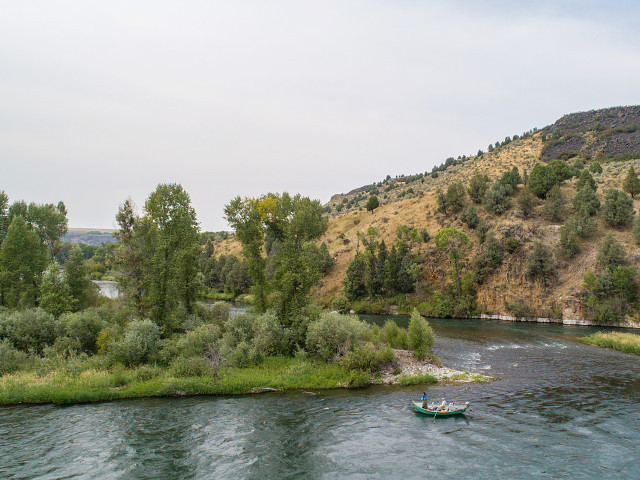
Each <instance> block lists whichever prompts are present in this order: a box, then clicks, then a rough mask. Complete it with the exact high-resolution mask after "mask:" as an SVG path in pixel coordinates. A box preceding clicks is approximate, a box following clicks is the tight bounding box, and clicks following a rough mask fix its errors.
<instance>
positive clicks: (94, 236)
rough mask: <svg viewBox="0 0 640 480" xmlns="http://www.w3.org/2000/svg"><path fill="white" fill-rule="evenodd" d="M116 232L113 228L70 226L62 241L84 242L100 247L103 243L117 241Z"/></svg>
mask: <svg viewBox="0 0 640 480" xmlns="http://www.w3.org/2000/svg"><path fill="white" fill-rule="evenodd" d="M114 232H115V230H113V229H99V230H98V229H89V228H70V229H69V231H68V232H67V234H66V235H65V236H64V237H62V239H61V240H62V242H68V243H84V244H86V245H95V246H97V247H99V246H100V245H102V244H103V243H113V242H115V241H116V239H115V238H114V236H113V233H114Z"/></svg>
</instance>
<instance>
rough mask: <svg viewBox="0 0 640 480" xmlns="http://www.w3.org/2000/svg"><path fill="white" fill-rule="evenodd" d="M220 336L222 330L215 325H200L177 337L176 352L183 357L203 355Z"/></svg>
mask: <svg viewBox="0 0 640 480" xmlns="http://www.w3.org/2000/svg"><path fill="white" fill-rule="evenodd" d="M221 336H222V332H221V330H220V328H219V327H218V326H217V325H213V324H205V325H200V326H199V327H196V328H194V329H193V330H191V331H190V332H187V333H185V334H184V335H181V336H179V337H178V339H177V342H176V348H177V351H178V354H179V355H180V356H182V357H185V358H189V357H198V356H202V355H205V354H207V353H208V352H209V349H210V348H211V347H213V346H214V345H215V344H216V342H217V341H218V340H220V337H221Z"/></svg>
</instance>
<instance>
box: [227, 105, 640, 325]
mask: <svg viewBox="0 0 640 480" xmlns="http://www.w3.org/2000/svg"><path fill="white" fill-rule="evenodd" d="M639 124H640V107H639V106H633V107H615V108H610V109H605V110H598V111H591V112H582V113H576V114H571V115H566V116H564V117H562V118H561V119H559V120H558V121H557V122H555V123H554V124H553V125H550V126H548V127H545V128H543V129H541V130H532V131H530V132H526V133H525V134H523V135H522V136H514V138H513V139H511V138H507V139H505V142H500V145H496V146H493V145H492V146H491V147H490V149H489V150H490V151H488V152H486V153H481V152H479V154H478V155H476V156H472V157H459V158H458V159H455V160H454V159H449V160H448V161H447V163H448V165H444V166H441V167H436V168H435V169H434V170H433V171H432V172H425V173H421V174H417V175H413V176H403V177H398V178H390V177H387V179H386V180H384V181H382V182H379V183H377V184H374V185H368V186H364V187H360V188H357V189H355V190H353V191H351V192H349V193H347V194H338V195H334V197H332V199H331V200H330V201H329V202H328V204H327V205H326V210H327V212H328V215H329V219H330V221H329V228H328V230H327V232H326V234H325V235H324V237H323V238H322V239H321V240H322V241H324V242H326V244H327V245H328V247H329V251H330V253H331V254H332V256H333V257H334V259H335V265H334V266H333V268H332V269H331V270H330V272H329V273H328V275H327V277H326V278H325V280H324V284H323V286H321V287H320V288H319V289H318V291H317V294H318V297H319V299H320V300H321V301H323V302H324V303H329V302H330V299H331V298H333V297H336V296H338V295H342V294H343V292H344V287H343V279H344V277H345V272H346V270H347V267H348V265H349V263H350V262H351V261H352V259H353V258H354V256H355V254H356V250H358V249H360V250H362V248H363V247H362V245H361V244H360V242H359V239H358V235H357V234H358V232H366V231H367V229H368V228H369V227H375V228H376V229H377V230H378V232H379V234H380V238H381V239H384V240H385V242H386V244H387V245H389V246H390V245H391V244H393V242H394V241H395V238H396V230H397V228H398V227H399V226H401V225H407V226H408V227H410V228H412V229H416V230H418V231H421V230H426V231H427V232H428V233H429V236H430V237H431V240H430V241H427V242H423V243H420V244H419V245H418V246H417V247H416V248H417V249H418V250H419V253H420V255H421V256H422V257H423V258H424V263H422V266H421V273H420V277H419V280H418V286H417V288H416V293H415V295H413V297H415V300H416V301H421V300H422V301H424V300H428V298H429V296H430V295H431V294H432V292H434V291H437V290H439V289H440V288H442V287H443V286H444V285H445V284H447V283H449V282H450V275H449V271H448V257H447V255H445V254H444V253H442V252H439V251H438V250H437V249H436V248H435V246H434V243H433V238H434V237H435V235H436V234H437V233H438V232H439V231H440V230H441V229H442V228H445V227H455V228H456V229H458V230H460V231H462V232H464V233H466V235H467V236H468V237H469V239H471V240H472V242H473V246H472V248H471V251H470V252H469V254H468V255H467V257H466V263H465V268H466V269H467V270H468V269H469V268H470V261H471V259H472V258H473V257H474V256H475V255H476V254H478V252H479V251H480V249H481V243H480V241H479V240H478V235H477V232H475V231H474V230H471V229H470V228H468V226H467V225H466V224H465V223H463V222H462V220H461V219H460V213H457V214H447V215H445V214H443V213H440V212H438V203H437V195H438V192H439V191H440V190H442V191H445V190H446V189H447V187H448V186H449V185H451V184H452V183H454V182H462V183H463V184H464V185H465V186H466V185H467V184H468V182H469V179H470V178H471V177H472V176H474V175H476V174H478V173H480V174H485V175H487V176H488V177H489V178H490V179H491V180H492V181H496V180H498V179H499V178H500V177H501V176H502V174H503V173H505V172H506V171H508V170H511V169H512V168H513V167H516V168H517V169H518V171H519V172H520V173H521V174H524V172H525V171H527V172H529V173H530V172H531V170H532V169H533V167H534V165H535V164H536V163H542V164H546V163H547V162H548V161H550V160H552V159H561V160H566V161H567V162H568V163H569V164H571V165H579V166H581V165H584V168H587V169H588V168H589V166H590V165H591V164H592V163H593V162H596V161H598V162H599V163H600V164H601V165H602V173H593V174H592V175H593V178H594V180H595V182H596V184H597V187H598V189H597V195H598V197H599V199H600V201H601V202H602V203H603V204H604V193H605V191H606V190H607V189H609V188H617V189H620V190H622V188H623V181H624V178H625V177H626V175H627V172H628V170H629V167H630V166H633V167H634V169H635V170H636V171H640V154H639V153H638V152H640V131H639V130H638V128H637V125H639ZM576 161H578V162H577V163H576ZM445 167H446V168H445ZM576 182H577V178H576V177H574V178H571V179H568V180H565V181H564V182H562V184H561V186H560V188H561V191H562V192H563V193H564V194H565V196H566V197H567V199H568V200H569V201H568V203H567V205H566V207H565V211H564V214H563V215H562V220H560V221H556V222H550V221H547V220H545V218H544V217H543V214H542V210H543V204H544V201H542V200H538V204H537V205H536V206H535V207H534V209H533V212H532V214H531V215H530V216H528V217H525V215H523V213H522V212H521V211H520V209H519V208H518V206H517V203H516V197H517V195H518V192H516V193H515V194H514V195H512V197H511V206H510V208H509V209H508V210H507V211H506V212H505V213H503V214H501V215H495V214H492V213H490V212H488V211H487V210H486V209H485V208H484V207H483V206H482V205H477V206H476V207H477V213H478V215H479V217H481V218H482V219H483V220H484V221H485V222H486V223H487V225H488V226H489V227H490V230H491V231H493V232H494V234H495V236H496V238H497V239H498V240H499V241H500V242H501V243H502V244H503V245H505V244H506V242H507V240H508V239H509V238H516V239H518V241H519V244H520V246H519V247H518V248H517V250H516V251H515V252H514V253H507V252H505V256H504V261H503V263H502V265H501V266H500V267H499V268H498V269H497V270H495V271H494V272H493V273H492V274H491V275H489V276H488V278H487V279H486V281H485V282H484V283H482V284H481V285H477V286H476V290H477V304H478V309H479V311H480V312H481V313H488V314H510V310H509V308H508V304H519V305H523V306H526V307H527V308H528V311H529V312H530V314H535V315H536V316H553V317H559V316H562V317H564V318H565V319H585V318H587V317H588V315H587V313H586V312H585V311H584V308H583V307H584V305H583V303H584V302H583V301H582V300H581V298H580V292H581V291H582V290H583V276H584V274H585V273H586V272H587V270H588V269H591V270H594V271H595V270H596V268H597V265H596V263H597V262H596V256H597V252H598V248H599V247H600V245H601V243H602V241H603V239H604V238H605V236H606V235H607V234H608V233H612V234H613V235H614V236H615V238H616V239H618V240H619V241H620V242H621V243H622V244H623V245H624V247H625V249H626V252H627V255H628V259H629V260H630V262H631V264H632V265H634V266H636V267H637V266H638V265H639V264H640V248H639V247H638V245H637V244H636V243H635V242H634V239H633V237H632V232H631V227H630V226H629V227H627V228H623V229H621V230H618V229H614V228H611V227H609V226H607V225H606V224H605V222H604V221H603V219H602V218H600V215H598V216H596V217H595V222H596V224H597V226H598V228H597V231H596V232H595V233H594V234H593V235H592V236H591V237H589V238H586V239H583V240H581V242H580V252H579V253H578V254H577V255H576V256H575V257H574V258H571V259H570V260H568V259H564V258H562V257H561V256H560V255H559V253H558V248H557V243H558V239H559V231H560V227H561V226H562V225H563V223H564V222H565V221H566V220H567V219H568V218H569V217H570V216H571V215H572V214H573V213H574V212H573V206H572V204H571V200H572V198H573V197H574V195H575V194H576V188H575V185H576ZM522 188H523V186H522V185H520V186H519V187H518V191H519V190H521V189H522ZM370 194H376V195H377V196H378V198H379V200H380V206H379V207H378V208H377V209H375V210H374V211H373V212H368V211H366V210H365V209H364V205H365V203H366V200H367V199H368V197H369V195H370ZM639 201H640V196H639V197H637V198H636V199H635V200H633V208H634V211H637V210H638V202H639ZM466 204H467V205H469V204H470V200H469V197H467V198H466ZM537 240H540V241H541V242H542V243H543V244H545V245H546V246H548V247H549V248H550V249H551V251H552V252H553V261H554V263H555V264H556V267H557V278H556V279H555V281H553V282H552V283H551V284H549V285H542V284H540V283H538V282H532V281H530V280H528V279H527V278H526V277H525V266H526V263H527V261H528V256H529V253H530V251H531V250H532V247H533V244H534V242H535V241H537ZM216 251H217V252H218V253H235V254H237V253H238V252H239V245H237V244H234V242H233V241H227V242H225V243H223V244H220V245H219V247H218V248H217V250H216ZM371 300H372V299H368V300H367V299H364V301H365V302H366V301H371ZM632 315H633V316H635V315H637V314H636V313H635V311H634V313H633V314H632ZM628 320H632V318H630V317H629V318H628Z"/></svg>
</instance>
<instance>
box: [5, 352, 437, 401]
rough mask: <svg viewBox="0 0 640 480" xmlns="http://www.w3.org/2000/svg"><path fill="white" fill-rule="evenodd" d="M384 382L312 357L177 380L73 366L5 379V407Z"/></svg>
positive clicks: (160, 372) (158, 373)
mask: <svg viewBox="0 0 640 480" xmlns="http://www.w3.org/2000/svg"><path fill="white" fill-rule="evenodd" d="M437 381H438V380H437V379H436V377H434V376H432V375H421V376H419V377H416V378H413V377H405V378H403V381H402V382H401V383H402V384H405V385H414V384H417V383H436V382H437ZM373 383H381V379H380V378H379V375H375V374H374V375H371V374H367V373H363V372H361V371H358V370H352V371H349V370H347V369H346V368H345V367H344V366H342V365H339V364H329V363H325V362H322V361H319V360H315V359H309V358H288V357H267V358H265V359H264V360H263V361H262V362H261V363H260V364H259V365H256V366H253V367H247V368H222V369H220V371H219V375H218V378H214V377H213V376H211V375H202V376H187V377H182V376H176V375H175V374H174V373H172V372H171V371H170V369H167V368H162V367H157V366H152V365H143V366H141V367H138V368H130V369H125V368H123V367H122V366H121V365H120V366H116V367H115V368H101V367H99V366H92V363H91V362H88V363H87V362H83V363H81V364H74V362H72V361H69V362H68V363H66V364H64V365H60V366H59V367H58V368H56V369H52V370H50V371H38V370H37V369H34V370H30V371H21V372H15V373H12V374H7V375H4V376H2V377H0V404H3V405H11V404H20V403H32V404H35V403H56V404H69V403H82V402H97V401H106V400H117V399H125V398H140V397H159V396H184V395H241V394H248V393H260V392H263V391H270V390H272V389H273V390H278V391H287V390H324V389H334V388H350V387H351V388H356V387H363V386H367V385H370V384H373Z"/></svg>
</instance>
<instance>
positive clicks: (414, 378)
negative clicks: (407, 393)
mask: <svg viewBox="0 0 640 480" xmlns="http://www.w3.org/2000/svg"><path fill="white" fill-rule="evenodd" d="M398 383H399V384H400V385H403V386H405V387H409V386H411V385H421V384H424V383H438V379H437V378H436V377H434V376H433V375H429V374H427V373H425V374H423V375H401V376H400V377H398Z"/></svg>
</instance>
